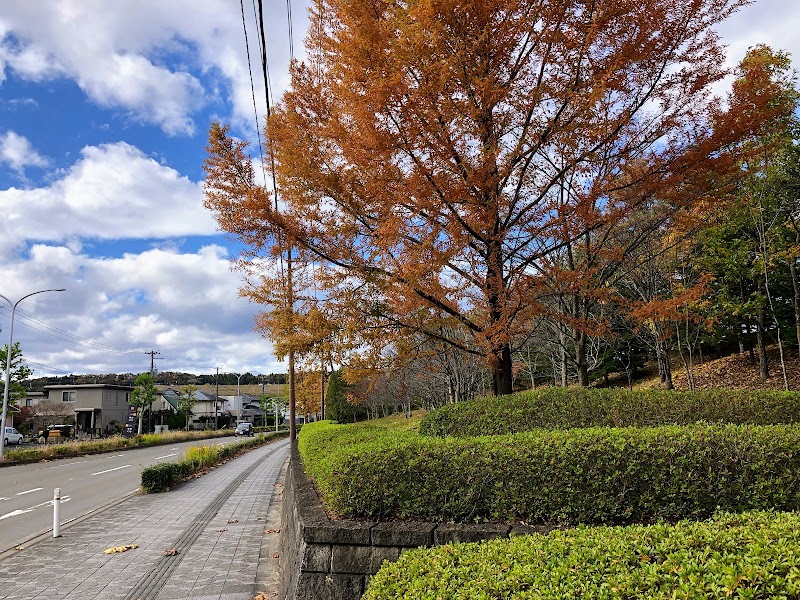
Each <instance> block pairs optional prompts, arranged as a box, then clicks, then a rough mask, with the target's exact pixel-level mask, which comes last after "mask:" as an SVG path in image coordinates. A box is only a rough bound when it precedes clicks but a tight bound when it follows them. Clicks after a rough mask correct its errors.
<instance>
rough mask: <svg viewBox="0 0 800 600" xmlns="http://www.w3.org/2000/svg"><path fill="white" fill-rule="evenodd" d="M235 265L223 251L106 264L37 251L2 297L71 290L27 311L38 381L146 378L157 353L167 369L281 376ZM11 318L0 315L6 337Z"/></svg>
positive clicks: (157, 252) (32, 301)
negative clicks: (49, 376)
mask: <svg viewBox="0 0 800 600" xmlns="http://www.w3.org/2000/svg"><path fill="white" fill-rule="evenodd" d="M228 259H229V257H228V253H227V250H226V249H225V248H222V247H221V246H217V245H209V246H206V247H204V248H201V249H200V250H198V251H197V252H194V253H180V252H178V251H176V250H169V251H167V250H162V249H153V250H149V251H146V252H143V253H141V254H126V255H124V256H122V257H119V258H102V257H92V256H89V255H87V254H83V253H80V252H75V251H74V250H73V249H70V248H68V247H66V246H59V245H46V244H36V245H34V246H33V247H32V248H31V251H30V258H29V260H25V261H23V260H19V261H16V262H13V263H11V264H10V265H9V266H8V267H7V268H6V270H5V272H4V282H3V285H2V288H3V289H2V290H0V293H3V294H5V295H7V296H9V297H10V298H19V297H21V296H23V295H25V294H26V293H28V292H30V291H31V290H34V289H47V288H54V287H64V288H66V291H65V292H61V293H48V294H39V295H37V296H33V297H31V298H29V299H26V300H25V301H24V303H23V304H21V305H20V308H19V310H20V311H21V312H20V313H18V314H19V317H18V318H19V321H18V322H17V325H15V339H17V340H19V341H20V342H21V344H22V347H23V351H24V352H25V355H26V356H28V357H31V359H32V360H33V361H34V362H36V363H37V364H38V365H40V366H38V367H36V371H37V373H40V374H42V373H45V372H48V370H47V369H45V368H44V366H47V367H51V369H50V371H49V372H52V373H58V372H59V371H67V372H75V373H81V372H97V373H113V372H117V373H124V372H140V371H144V370H146V369H147V367H148V366H149V359H148V357H147V356H146V355H145V354H144V352H145V351H147V350H153V349H155V350H157V351H159V352H160V353H161V355H160V356H161V358H163V359H164V360H162V361H160V362H159V367H160V368H162V369H163V370H178V371H188V372H196V373H210V372H212V371H213V369H214V367H216V366H221V367H223V371H225V370H231V371H239V372H243V371H248V370H249V371H251V372H257V371H258V372H270V371H280V370H282V369H281V366H280V365H279V364H277V363H276V362H275V361H274V359H273V358H272V357H271V350H272V348H271V346H270V345H269V344H268V343H267V342H266V341H264V340H262V339H261V338H259V336H258V335H257V334H256V333H254V332H253V331H252V323H253V312H254V311H255V310H257V308H256V307H254V306H252V305H251V304H249V303H248V302H247V301H246V300H244V299H242V298H239V297H238V288H239V286H240V283H241V282H240V277H239V274H238V273H236V272H233V271H231V269H230V263H229V260H228ZM7 313H8V311H7V310H5V309H4V310H3V311H2V313H0V326H3V327H4V330H5V326H6V325H7V318H8V317H7ZM34 319H35V320H34ZM87 340H91V342H87Z"/></svg>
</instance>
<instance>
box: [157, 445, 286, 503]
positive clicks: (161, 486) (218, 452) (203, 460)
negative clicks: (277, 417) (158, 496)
mask: <svg viewBox="0 0 800 600" xmlns="http://www.w3.org/2000/svg"><path fill="white" fill-rule="evenodd" d="M280 437H285V434H281V433H278V434H275V433H274V432H273V433H272V434H270V435H258V436H255V437H252V438H249V439H246V440H244V441H242V442H238V443H236V444H228V445H226V446H215V447H210V448H189V450H187V451H186V455H185V456H186V458H184V459H183V460H179V461H178V462H172V463H161V464H158V465H153V466H152V467H147V468H146V469H144V470H143V471H142V484H141V487H142V491H143V492H144V493H145V494H155V493H158V492H166V491H168V490H169V489H170V488H172V487H174V486H175V485H176V484H178V483H180V482H181V481H183V480H184V479H186V478H188V477H191V476H192V475H194V474H195V473H197V472H199V471H201V470H202V469H204V468H207V467H210V466H213V465H215V464H219V463H221V462H224V461H226V460H228V459H229V458H233V457H234V456H236V455H237V454H239V453H241V452H242V451H244V450H247V449H249V448H257V447H258V446H263V445H264V444H267V443H269V442H272V441H273V440H275V439H277V438H280ZM197 450H199V452H197ZM202 450H210V451H211V452H210V453H209V452H203V451H202ZM193 451H195V452H193Z"/></svg>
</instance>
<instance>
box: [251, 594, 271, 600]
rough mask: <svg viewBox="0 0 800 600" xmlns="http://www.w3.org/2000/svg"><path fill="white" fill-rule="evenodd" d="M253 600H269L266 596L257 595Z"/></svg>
mask: <svg viewBox="0 0 800 600" xmlns="http://www.w3.org/2000/svg"><path fill="white" fill-rule="evenodd" d="M253 600H269V598H268V597H267V595H266V594H259V595H258V596H256V597H255V598H253Z"/></svg>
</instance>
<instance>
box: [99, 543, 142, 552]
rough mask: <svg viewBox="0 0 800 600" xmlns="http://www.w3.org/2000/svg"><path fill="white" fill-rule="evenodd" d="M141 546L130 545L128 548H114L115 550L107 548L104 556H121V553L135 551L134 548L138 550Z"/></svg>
mask: <svg viewBox="0 0 800 600" xmlns="http://www.w3.org/2000/svg"><path fill="white" fill-rule="evenodd" d="M138 547H139V544H128V545H126V546H114V547H113V548H106V549H105V550H103V554H119V553H120V552H127V551H128V550H133V549H134V548H138Z"/></svg>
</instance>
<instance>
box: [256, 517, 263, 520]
mask: <svg viewBox="0 0 800 600" xmlns="http://www.w3.org/2000/svg"><path fill="white" fill-rule="evenodd" d="M263 520H264V517H256V521H263Z"/></svg>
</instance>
